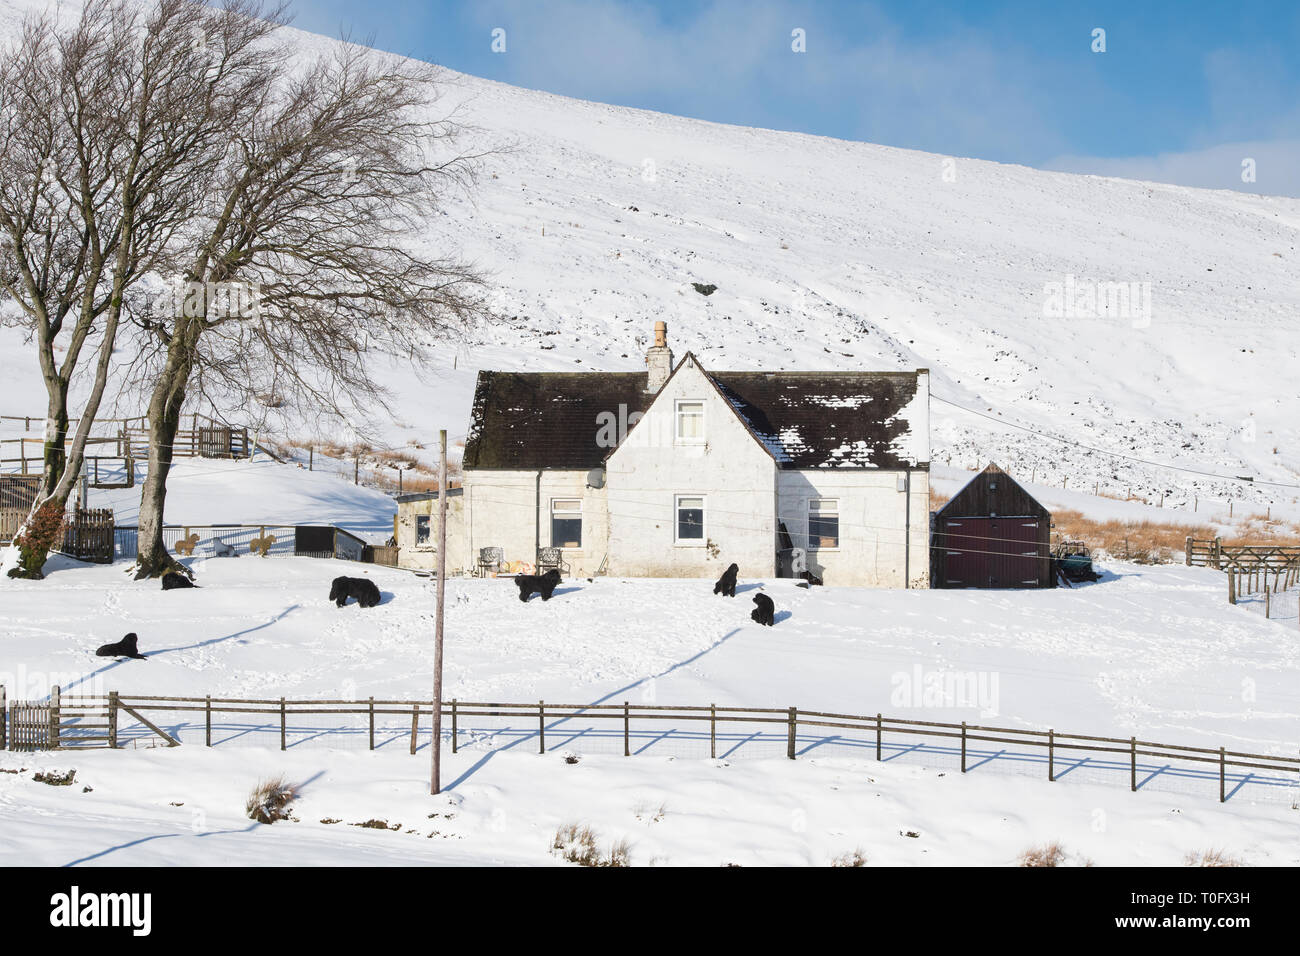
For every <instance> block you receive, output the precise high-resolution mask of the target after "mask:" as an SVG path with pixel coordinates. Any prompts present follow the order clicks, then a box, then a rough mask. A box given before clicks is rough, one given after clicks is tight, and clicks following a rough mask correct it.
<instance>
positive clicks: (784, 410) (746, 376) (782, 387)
mask: <svg viewBox="0 0 1300 956" xmlns="http://www.w3.org/2000/svg"><path fill="white" fill-rule="evenodd" d="M711 374H712V376H713V380H714V381H715V382H717V383H718V387H719V389H720V390H721V392H722V394H723V397H724V398H726V399H727V400H728V401H730V402H731V404H732V407H733V408H735V409H736V411H737V412H738V413H739V414H740V417H741V419H742V420H743V421H744V422H745V423H746V424H747V425H748V426H749V429H750V431H752V432H753V433H754V435H755V437H757V438H758V439H759V441H761V442H762V443H763V444H764V445H765V446H766V447H767V449H768V451H770V452H771V453H772V457H774V458H775V459H776V460H777V463H778V464H780V465H781V466H783V467H786V468H854V467H857V468H886V469H892V468H902V467H904V466H905V465H908V464H911V465H915V464H917V462H916V460H915V457H914V456H911V455H909V454H908V448H907V445H908V439H909V438H910V437H911V428H910V425H911V423H910V422H909V421H908V419H907V418H906V416H905V415H904V414H901V413H902V412H903V411H904V409H905V408H906V407H907V405H908V403H909V402H911V400H912V399H913V397H915V395H916V373H915V372H713V373H711Z"/></svg>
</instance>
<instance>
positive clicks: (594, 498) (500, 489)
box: [398, 322, 930, 588]
mask: <svg viewBox="0 0 1300 956" xmlns="http://www.w3.org/2000/svg"><path fill="white" fill-rule="evenodd" d="M646 365H647V371H646V372H618V373H602V372H580V373H551V372H536V373H522V372H492V371H484V372H480V373H479V378H478V387H477V389H476V392H475V396H474V407H473V412H472V420H471V423H470V430H469V437H468V440H467V442H466V447H465V457H464V461H463V488H462V489H457V491H458V492H459V493H458V494H452V495H449V496H448V512H449V518H448V541H447V565H448V568H449V569H450V570H451V571H453V572H454V571H469V570H477V569H479V568H480V564H481V560H480V559H481V549H485V548H499V549H501V556H502V557H503V558H504V565H503V569H504V570H517V569H519V568H522V567H525V566H529V567H532V566H535V565H536V564H537V562H538V560H539V552H542V551H543V549H550V548H558V549H560V550H559V551H558V554H557V553H556V552H548V553H545V554H542V555H541V556H542V557H544V558H546V559H554V558H556V557H558V558H559V560H560V561H561V562H562V563H563V567H564V573H565V575H566V576H569V575H572V576H576V577H587V576H591V575H595V574H610V575H615V576H619V577H706V578H713V577H717V576H718V575H720V574H721V573H722V571H723V570H725V569H726V567H727V565H729V564H731V563H732V562H735V563H736V564H738V565H739V566H740V574H741V577H742V578H757V577H776V576H800V575H801V574H802V573H803V572H804V571H805V570H806V572H807V573H809V574H811V575H813V576H815V577H817V578H820V579H822V581H823V582H824V583H825V584H827V585H858V586H867V587H899V588H901V587H914V588H915V587H928V586H929V564H930V562H929V550H928V548H929V496H930V484H929V460H930V448H929V399H930V387H929V372H928V371H927V370H926V369H917V370H916V371H911V372H714V371H709V370H707V369H705V368H703V367H702V366H701V365H700V363H699V361H698V360H697V359H696V358H695V357H694V356H693V355H690V354H687V355H686V357H685V358H683V359H682V361H681V362H680V363H677V364H676V365H674V363H673V358H672V352H671V351H670V350H669V348H668V344H667V341H666V329H665V328H664V324H663V323H662V322H660V323H657V324H656V327H655V345H654V346H653V347H652V348H651V349H650V350H649V352H648V353H647V356H646ZM437 504H438V502H437V495H436V493H435V494H432V495H408V496H406V497H405V498H404V499H402V501H401V504H400V512H399V520H398V544H399V545H400V546H401V563H402V565H403V566H405V567H420V568H427V567H432V566H433V563H434V558H435V551H434V549H433V543H434V538H435V536H436V527H437V517H436V516H437ZM488 554H489V556H492V552H489V553H488Z"/></svg>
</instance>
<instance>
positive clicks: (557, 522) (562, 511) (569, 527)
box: [551, 498, 582, 548]
mask: <svg viewBox="0 0 1300 956" xmlns="http://www.w3.org/2000/svg"><path fill="white" fill-rule="evenodd" d="M551 547H553V548H581V547H582V502H581V501H580V500H579V499H577V498H552V499H551Z"/></svg>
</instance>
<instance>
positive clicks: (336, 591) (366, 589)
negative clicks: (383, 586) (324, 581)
mask: <svg viewBox="0 0 1300 956" xmlns="http://www.w3.org/2000/svg"><path fill="white" fill-rule="evenodd" d="M348 598H356V599H357V603H358V604H360V605H361V606H362V607H374V606H375V605H376V604H378V603H379V587H378V585H376V584H375V582H374V581H371V580H370V579H369V578H349V577H346V576H340V577H337V578H335V579H334V581H333V583H332V584H331V585H330V600H331V601H333V602H334V603H335V604H337V605H338V606H339V607H342V606H343V605H345V604H347V603H348Z"/></svg>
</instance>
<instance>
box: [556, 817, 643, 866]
mask: <svg viewBox="0 0 1300 956" xmlns="http://www.w3.org/2000/svg"><path fill="white" fill-rule="evenodd" d="M551 853H552V854H555V855H558V856H560V857H562V858H563V859H565V860H567V861H568V862H570V863H576V864H578V865H579V866H595V867H603V866H620V867H621V866H631V858H632V848H631V846H630V845H629V844H628V842H627V840H619V841H618V842H617V843H615V844H613V845H611V846H610V848H609V849H608V850H607V851H606V852H604V853H601V850H600V843H599V841H598V840H597V838H596V831H594V830H593V829H592V828H591V827H590V826H587V825H586V824H582V825H579V824H577V823H566V824H565V825H564V826H562V827H560V828H559V829H558V830H556V831H555V839H554V840H552V841H551Z"/></svg>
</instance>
